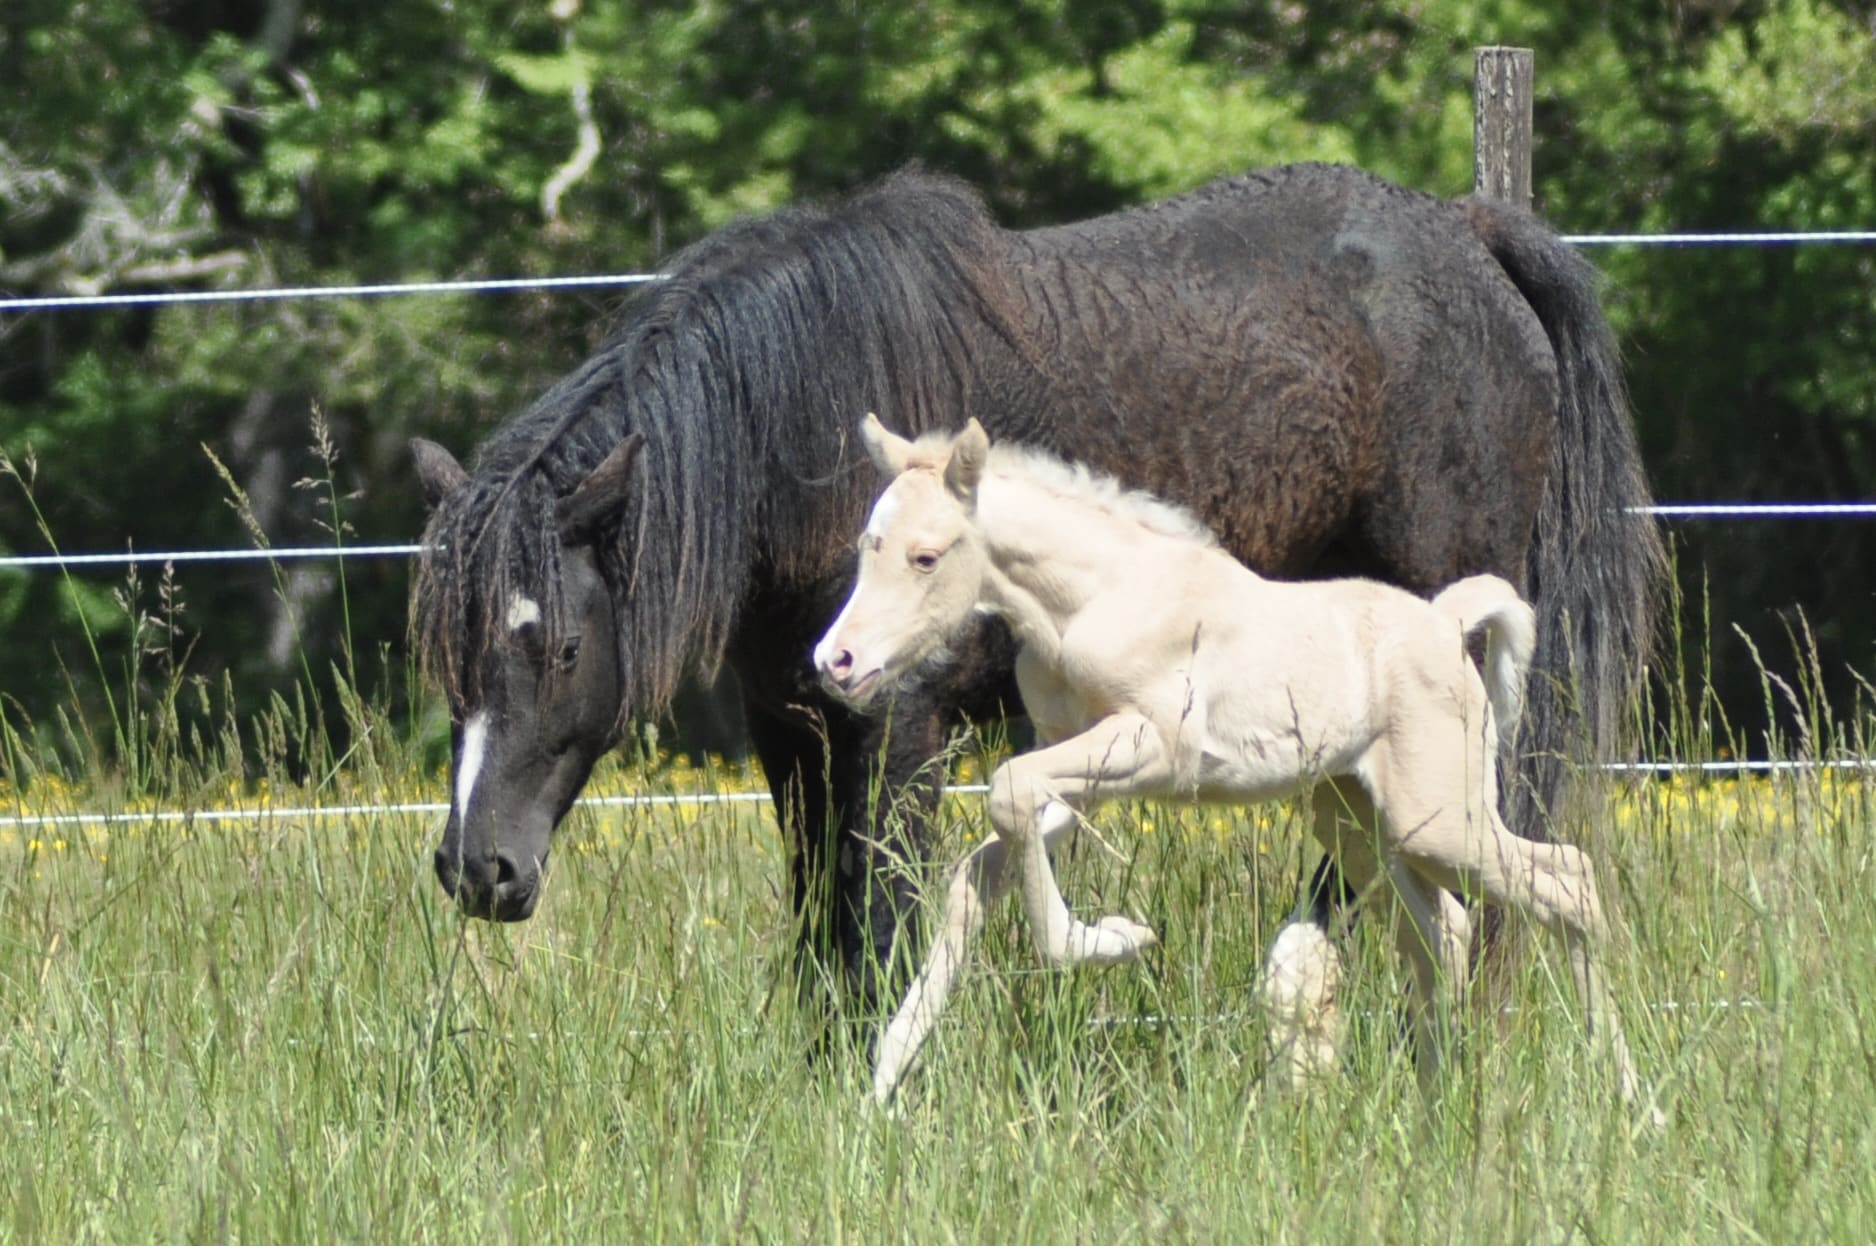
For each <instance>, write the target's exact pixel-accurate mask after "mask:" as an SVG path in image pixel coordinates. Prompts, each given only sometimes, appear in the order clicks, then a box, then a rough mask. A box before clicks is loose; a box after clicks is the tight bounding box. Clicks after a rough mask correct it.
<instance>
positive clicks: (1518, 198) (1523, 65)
mask: <svg viewBox="0 0 1876 1246" xmlns="http://www.w3.org/2000/svg"><path fill="white" fill-rule="evenodd" d="M1533 80H1534V70H1533V68H1532V61H1531V49H1529V48H1475V49H1474V50H1473V53H1472V189H1473V192H1474V193H1475V194H1478V195H1482V196H1484V197H1485V198H1487V199H1503V200H1506V201H1508V202H1510V203H1515V204H1517V205H1518V206H1519V207H1521V208H1529V207H1530V206H1531V94H1532V82H1533Z"/></svg>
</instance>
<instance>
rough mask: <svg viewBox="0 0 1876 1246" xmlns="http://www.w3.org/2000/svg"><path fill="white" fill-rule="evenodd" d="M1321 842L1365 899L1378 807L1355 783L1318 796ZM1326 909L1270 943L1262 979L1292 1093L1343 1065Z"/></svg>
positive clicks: (1338, 967) (1337, 970)
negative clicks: (1337, 1064) (1339, 1059)
mask: <svg viewBox="0 0 1876 1246" xmlns="http://www.w3.org/2000/svg"><path fill="white" fill-rule="evenodd" d="M1311 806H1312V812H1313V815H1314V831H1315V835H1316V841H1317V842H1318V843H1320V844H1321V845H1322V850H1323V852H1324V853H1325V854H1326V855H1325V856H1324V857H1323V869H1319V870H1318V871H1317V879H1318V881H1320V880H1321V879H1322V877H1323V870H1324V869H1329V868H1333V869H1335V870H1338V871H1339V872H1340V877H1341V880H1342V882H1341V884H1340V885H1341V886H1345V887H1348V888H1351V889H1353V892H1354V895H1355V896H1356V897H1357V898H1359V897H1360V895H1361V894H1362V891H1363V890H1364V889H1365V888H1366V887H1367V886H1368V884H1369V882H1370V881H1371V880H1372V879H1373V877H1374V874H1375V868H1376V867H1375V858H1374V851H1373V848H1372V844H1371V842H1370V841H1371V839H1372V832H1371V830H1370V829H1369V828H1371V827H1372V826H1373V825H1374V806H1373V804H1371V803H1370V802H1369V800H1368V793H1367V792H1365V791H1363V790H1362V789H1361V787H1360V786H1359V785H1357V784H1354V783H1348V782H1344V781H1341V780H1335V779H1331V780H1328V781H1325V782H1323V783H1319V784H1317V785H1316V789H1315V791H1314V793H1313V794H1312V795H1311ZM1329 925H1330V917H1329V914H1328V913H1327V912H1326V911H1323V907H1322V906H1317V905H1315V904H1312V905H1311V907H1310V909H1309V911H1308V912H1306V913H1305V914H1303V915H1300V916H1297V917H1294V918H1292V919H1290V920H1289V921H1288V922H1285V923H1284V925H1283V928H1282V929H1281V930H1279V931H1278V932H1277V937H1276V938H1275V939H1274V940H1272V942H1271V944H1270V951H1269V953H1268V954H1267V955H1266V956H1265V958H1264V971H1263V974H1262V976H1261V978H1260V979H1259V983H1258V993H1259V995H1260V996H1261V997H1262V1002H1263V1005H1264V1015H1265V1016H1266V1017H1267V1018H1268V1025H1269V1030H1268V1041H1269V1045H1270V1056H1271V1061H1272V1065H1273V1067H1274V1068H1275V1069H1277V1070H1278V1075H1279V1076H1281V1077H1284V1079H1285V1080H1286V1081H1288V1082H1289V1084H1290V1086H1291V1087H1292V1088H1301V1087H1302V1086H1303V1085H1304V1084H1306V1083H1308V1082H1310V1081H1313V1080H1315V1079H1316V1078H1317V1077H1320V1076H1322V1075H1323V1074H1325V1073H1327V1072H1328V1071H1329V1070H1330V1069H1332V1068H1334V1067H1335V1062H1336V1056H1337V1048H1338V1047H1339V1046H1340V1044H1341V1038H1342V1013H1341V1009H1340V1008H1339V1007H1338V1006H1337V1000H1336V995H1337V992H1338V991H1339V990H1340V988H1341V983H1342V954H1341V951H1340V949H1339V948H1337V946H1336V943H1335V939H1334V937H1333V935H1332V934H1331V932H1330V929H1329Z"/></svg>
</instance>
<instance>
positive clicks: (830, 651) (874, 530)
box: [814, 489, 900, 671]
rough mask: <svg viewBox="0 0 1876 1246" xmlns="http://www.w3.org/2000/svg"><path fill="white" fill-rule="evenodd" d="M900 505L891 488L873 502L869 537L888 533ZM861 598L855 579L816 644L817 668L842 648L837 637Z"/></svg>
mask: <svg viewBox="0 0 1876 1246" xmlns="http://www.w3.org/2000/svg"><path fill="white" fill-rule="evenodd" d="M899 506H900V502H899V498H898V496H897V495H896V494H894V492H893V491H892V490H891V489H888V490H886V492H884V493H882V494H881V495H880V498H879V501H877V502H875V503H874V504H873V513H872V514H871V515H870V516H868V518H867V521H866V535H867V537H868V538H869V539H871V540H874V541H877V540H879V539H880V538H881V537H883V536H884V535H885V534H886V529H887V528H888V527H889V526H890V525H891V523H892V521H893V519H894V517H895V516H897V515H898V513H899ZM859 598H860V583H859V581H858V580H855V581H854V585H853V591H852V592H851V593H849V594H848V595H847V604H846V605H844V606H842V607H841V608H840V614H839V615H837V616H836V617H835V619H834V621H833V622H832V623H831V624H829V625H828V628H827V631H826V633H825V634H823V635H822V637H821V643H820V644H818V645H816V646H814V666H815V669H816V670H823V671H824V670H826V669H827V664H828V663H829V662H830V661H832V660H833V657H834V653H835V652H836V651H837V650H838V649H839V648H840V646H839V645H837V644H836V643H835V637H837V636H839V635H840V633H841V630H842V629H843V628H844V627H846V624H847V616H848V615H849V614H851V613H853V604H854V602H856V601H858V600H859Z"/></svg>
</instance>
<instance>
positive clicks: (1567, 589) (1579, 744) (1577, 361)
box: [1466, 199, 1667, 835]
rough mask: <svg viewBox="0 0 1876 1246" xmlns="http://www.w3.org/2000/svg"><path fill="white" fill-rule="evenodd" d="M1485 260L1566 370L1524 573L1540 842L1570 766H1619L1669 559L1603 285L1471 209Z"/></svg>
mask: <svg viewBox="0 0 1876 1246" xmlns="http://www.w3.org/2000/svg"><path fill="white" fill-rule="evenodd" d="M1466 211H1467V215H1468V217H1469V219H1470V221H1471V223H1472V228H1473V230H1474V231H1475V232H1476V233H1477V235H1478V237H1479V238H1480V240H1481V241H1482V242H1483V243H1484V244H1485V246H1486V248H1487V249H1488V250H1489V251H1490V252H1491V253H1492V255H1493V257H1494V258H1496V259H1497V261H1498V263H1499V265H1500V266H1501V267H1502V268H1503V269H1504V271H1505V274H1506V275H1507V276H1508V277H1510V279H1511V281H1512V284H1513V285H1515V286H1516V287H1517V288H1518V291H1519V292H1520V293H1521V294H1522V295H1523V296H1524V299H1525V301H1526V302H1527V303H1529V304H1530V306H1531V309H1532V310H1533V311H1534V312H1536V314H1537V318H1538V321H1539V322H1540V323H1541V324H1542V325H1543V327H1544V333H1545V335H1546V336H1548V337H1549V339H1550V345H1551V349H1552V350H1553V351H1554V352H1555V353H1556V358H1557V380H1558V391H1559V392H1558V406H1557V430H1556V440H1555V443H1554V445H1555V448H1554V449H1553V450H1552V452H1551V462H1550V471H1549V473H1548V475H1547V477H1546V479H1545V483H1544V498H1543V504H1542V508H1541V510H1540V511H1539V514H1538V520H1537V532H1536V534H1535V537H1536V539H1535V540H1534V541H1533V543H1532V547H1531V554H1530V558H1529V562H1528V564H1527V573H1528V576H1529V590H1530V595H1531V600H1532V602H1533V603H1534V604H1535V606H1536V607H1537V616H1538V620H1539V624H1540V626H1539V629H1538V644H1537V670H1538V672H1539V678H1538V679H1537V680H1535V681H1534V684H1533V686H1532V688H1531V690H1530V706H1529V713H1528V722H1529V725H1530V731H1529V734H1528V735H1527V736H1526V737H1525V739H1526V741H1527V747H1526V749H1525V754H1524V757H1523V759H1522V764H1521V765H1520V767H1519V775H1520V781H1519V782H1518V783H1516V784H1514V794H1513V799H1512V816H1513V818H1514V824H1515V825H1517V826H1519V827H1520V828H1522V830H1523V832H1524V833H1525V834H1527V835H1540V834H1541V833H1542V825H1543V823H1542V821H1541V818H1542V817H1543V815H1544V814H1546V813H1552V814H1554V813H1556V812H1559V811H1560V808H1561V797H1562V796H1563V793H1564V790H1565V783H1566V780H1567V779H1568V777H1569V771H1570V768H1571V763H1572V762H1573V761H1587V762H1589V763H1590V764H1594V763H1595V762H1598V761H1601V760H1604V759H1608V758H1613V757H1618V756H1622V755H1624V754H1625V753H1626V751H1627V748H1628V738H1627V737H1628V734H1629V728H1630V726H1631V725H1632V723H1633V722H1634V719H1633V716H1632V707H1633V705H1634V703H1635V698H1636V695H1637V694H1638V693H1639V691H1640V689H1641V685H1642V681H1643V679H1644V676H1645V672H1646V670H1647V663H1648V660H1649V657H1650V655H1651V652H1652V648H1653V643H1654V635H1655V620H1656V611H1657V609H1658V607H1659V605H1660V602H1661V597H1662V590H1663V586H1664V585H1665V583H1666V579H1667V551H1666V548H1665V546H1664V545H1663V543H1662V540H1661V535H1660V533H1659V532H1658V531H1657V530H1656V528H1655V524H1654V521H1653V520H1652V519H1650V518H1649V517H1648V516H1647V515H1646V514H1644V513H1642V508H1644V507H1646V506H1648V505H1649V503H1650V502H1651V501H1652V498H1651V496H1650V494H1649V491H1648V481H1647V477H1646V476H1645V475H1644V473H1643V472H1642V466H1641V452H1640V450H1639V448H1638V447H1637V445H1636V441H1635V428H1634V425H1633V423H1632V422H1631V420H1630V418H1629V410H1628V393H1627V387H1626V386H1625V385H1624V384H1623V380H1622V369H1621V358H1620V352H1619V350H1618V349H1617V346H1616V341H1615V335H1614V334H1613V333H1612V332H1611V331H1610V328H1609V322H1608V320H1607V319H1606V318H1605V317H1604V316H1603V312H1602V306H1601V303H1600V302H1599V301H1598V299H1597V273H1596V270H1595V269H1594V268H1593V267H1592V266H1591V265H1590V264H1589V262H1588V261H1587V260H1585V259H1583V257H1582V256H1581V255H1579V254H1578V253H1577V252H1576V251H1575V250H1574V249H1573V248H1571V247H1570V246H1569V245H1568V244H1566V243H1564V242H1563V241H1562V240H1560V239H1559V238H1557V237H1556V235H1554V234H1552V233H1551V232H1550V231H1549V230H1547V229H1545V228H1544V226H1543V225H1541V224H1540V223H1538V221H1537V220H1536V219H1535V218H1534V217H1532V216H1531V215H1530V214H1529V213H1527V212H1524V211H1522V210H1520V209H1517V208H1514V207H1511V206H1510V205H1507V204H1502V203H1495V202H1492V201H1490V200H1485V199H1473V200H1469V201H1467V203H1466Z"/></svg>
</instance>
